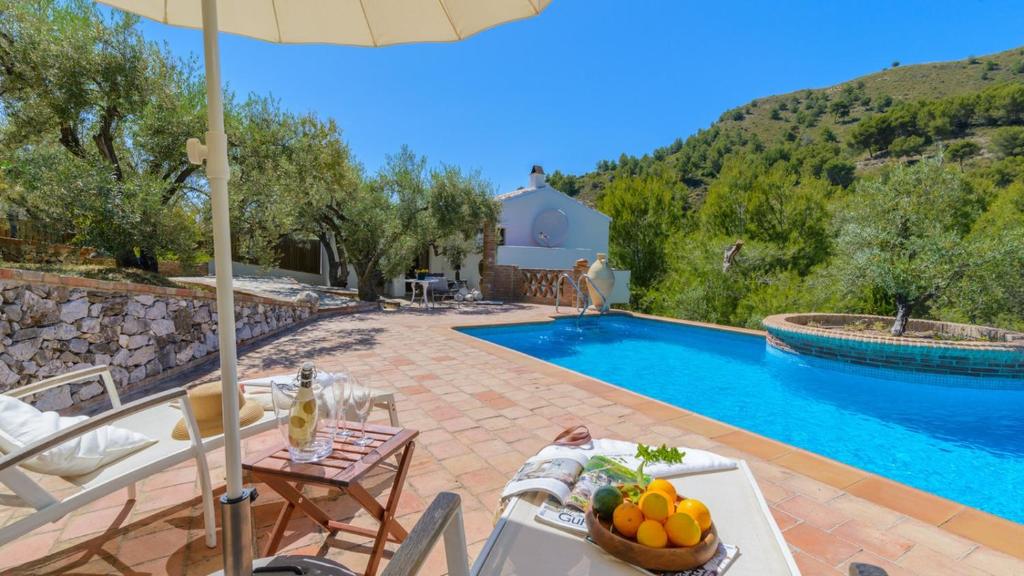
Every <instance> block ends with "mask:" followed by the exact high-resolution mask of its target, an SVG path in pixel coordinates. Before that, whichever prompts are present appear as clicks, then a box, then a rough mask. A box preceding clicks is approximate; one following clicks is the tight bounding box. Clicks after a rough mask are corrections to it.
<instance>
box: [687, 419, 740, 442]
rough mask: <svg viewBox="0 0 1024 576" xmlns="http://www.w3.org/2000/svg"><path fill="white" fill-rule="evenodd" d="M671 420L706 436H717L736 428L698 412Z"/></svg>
mask: <svg viewBox="0 0 1024 576" xmlns="http://www.w3.org/2000/svg"><path fill="white" fill-rule="evenodd" d="M671 422H672V423H673V424H678V425H679V426H681V427H683V428H686V429H687V430H690V431H691V432H696V433H698V434H701V435H703V436H706V437H708V438H717V437H718V436H723V435H725V434H729V433H730V432H733V431H735V430H736V428H734V427H732V426H729V425H728V424H723V423H721V422H717V421H715V420H712V419H710V418H705V417H703V416H700V415H698V414H693V415H690V416H683V417H682V418H676V419H674V420H672V421H671Z"/></svg>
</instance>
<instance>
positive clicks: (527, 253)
mask: <svg viewBox="0 0 1024 576" xmlns="http://www.w3.org/2000/svg"><path fill="white" fill-rule="evenodd" d="M597 253H598V251H597V250H592V249H589V248H540V247H537V246H498V254H497V263H498V265H504V266H518V267H520V268H537V269H552V270H572V267H573V266H575V265H576V261H577V260H579V259H580V258H586V259H587V262H590V263H593V262H594V260H596V259H597Z"/></svg>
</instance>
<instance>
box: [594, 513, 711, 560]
mask: <svg viewBox="0 0 1024 576" xmlns="http://www.w3.org/2000/svg"><path fill="white" fill-rule="evenodd" d="M587 531H588V532H590V538H591V539H592V540H593V541H594V542H595V543H596V544H597V545H598V546H600V547H601V548H604V550H605V552H607V553H609V554H611V555H612V556H615V557H616V558H618V559H619V560H622V561H623V562H629V563H630V564H635V565H637V566H639V567H641V568H646V569H648V570H663V571H666V572H681V571H683V570H690V569H691V568H696V567H698V566H702V565H704V564H705V563H706V562H707V561H708V560H711V558H712V557H713V556H714V555H715V551H716V550H718V531H717V530H715V523H714V522H712V523H711V526H709V527H708V529H707V530H705V531H704V533H703V534H701V539H700V542H698V543H697V544H695V545H693V546H688V547H686V548H650V547H648V546H644V545H643V544H638V543H636V542H633V541H632V540H627V539H626V538H623V537H622V536H619V535H618V534H613V533H612V531H611V529H610V527H609V523H608V522H604V521H601V520H598V518H597V516H596V515H595V514H594V507H593V506H591V507H589V508H588V509H587Z"/></svg>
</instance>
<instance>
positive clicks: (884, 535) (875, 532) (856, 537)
mask: <svg viewBox="0 0 1024 576" xmlns="http://www.w3.org/2000/svg"><path fill="white" fill-rule="evenodd" d="M832 533H833V534H835V535H836V536H839V537H840V538H842V539H844V540H848V541H850V542H853V543H854V544H857V545H858V546H860V547H861V548H863V549H865V550H867V551H868V552H871V553H872V554H876V555H878V556H881V557H882V558H885V559H887V560H896V559H898V558H899V557H900V556H903V555H904V554H906V552H907V550H910V549H911V548H912V547H913V546H914V541H913V540H910V539H908V538H903V537H900V536H898V535H896V534H893V533H892V532H884V531H882V530H879V529H877V528H874V527H872V526H868V525H867V524H863V523H861V522H860V521H859V520H850V521H849V522H846V523H845V524H843V525H841V526H838V527H836V528H835V529H833V530H832Z"/></svg>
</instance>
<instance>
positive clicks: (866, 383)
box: [462, 315, 1024, 522]
mask: <svg viewBox="0 0 1024 576" xmlns="http://www.w3.org/2000/svg"><path fill="white" fill-rule="evenodd" d="M462 331H463V332H465V333H467V334H470V335H473V336H475V337H477V338H481V339H483V340H487V341H489V342H493V343H495V344H499V345H501V346H505V347H508V348H511V349H513V350H518V351H520V352H523V353H525V354H529V355H530V356H534V357H537V358H540V359H542V360H546V361H548V362H551V363H553V364H557V365H559V366H563V367H565V368H569V369H572V370H575V371H577V372H581V373H583V374H586V375H588V376H592V377H594V378H597V379H600V380H604V381H605V382H610V383H612V384H615V385H618V386H621V387H623V388H627V389H629V390H633V391H635V392H639V393H641V394H644V395H646V396H649V397H651V398H656V399H658V400H662V401H664V402H668V403H670V404H673V405H675V406H679V407H681V408H685V409H687V410H691V411H693V412H697V413H700V414H703V415H705V416H709V417H711V418H715V419H717V420H721V421H723V422H728V423H730V424H733V425H734V426H738V427H740V428H744V429H747V430H750V431H752V432H756V433H758V434H762V435H764V436H767V437H770V438H774V439H776V440H779V441H782V442H786V443H788V444H791V445H793V446H798V447H801V448H804V449H806V450H810V451H811V452H816V453H818V454H821V455H824V456H828V457H830V458H833V459H835V460H838V461H841V462H845V463H847V464H850V465H851V466H856V467H858V468H861V469H863V470H869V471H871V472H874V473H876V474H880V475H882V476H886V477H888V478H891V479H893V480H897V481H899V482H903V483H905V484H909V485H911V486H914V487H917V488H920V489H922V490H926V491H928V492H932V493H934V494H939V495H941V496H945V497H947V498H950V499H952V500H956V501H958V502H961V503H963V504H967V505H969V506H973V507H975V508H979V509H981V510H985V511H987V512H991V513H993V514H997V515H999V516H1003V517H1005V518H1008V519H1010V520H1014V521H1016V522H1024V498H1022V497H1021V494H1022V493H1024V381H1020V382H1017V381H1010V382H1008V383H1006V382H1004V383H1003V385H1002V386H1001V387H999V388H997V389H992V388H991V387H976V386H974V384H975V382H972V380H970V379H967V378H966V377H965V379H964V380H963V381H961V382H959V384H960V385H955V384H956V383H952V382H951V381H949V380H948V379H946V380H944V381H943V382H942V385H930V384H927V383H926V382H925V381H922V380H921V379H919V378H906V379H900V372H898V371H891V370H890V371H881V370H878V369H873V368H866V367H857V369H856V370H834V369H832V368H830V367H829V366H827V365H819V364H812V363H810V362H813V361H808V360H807V359H805V358H803V357H800V356H794V355H791V354H786V353H784V352H780V351H778V350H775V349H773V348H769V347H767V346H766V345H765V339H764V338H763V337H759V336H751V335H746V334H740V333H735V332H727V331H723V330H714V329H710V328H701V327H696V326H687V325H681V324H674V323H669V322H659V321H654V320H647V319H643V318H635V317H630V316H626V315H610V316H603V317H600V318H597V317H587V318H584V319H582V320H579V321H577V320H557V321H555V322H548V323H541V324H523V325H510V326H495V327H481V328H465V329H463V330H462Z"/></svg>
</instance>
